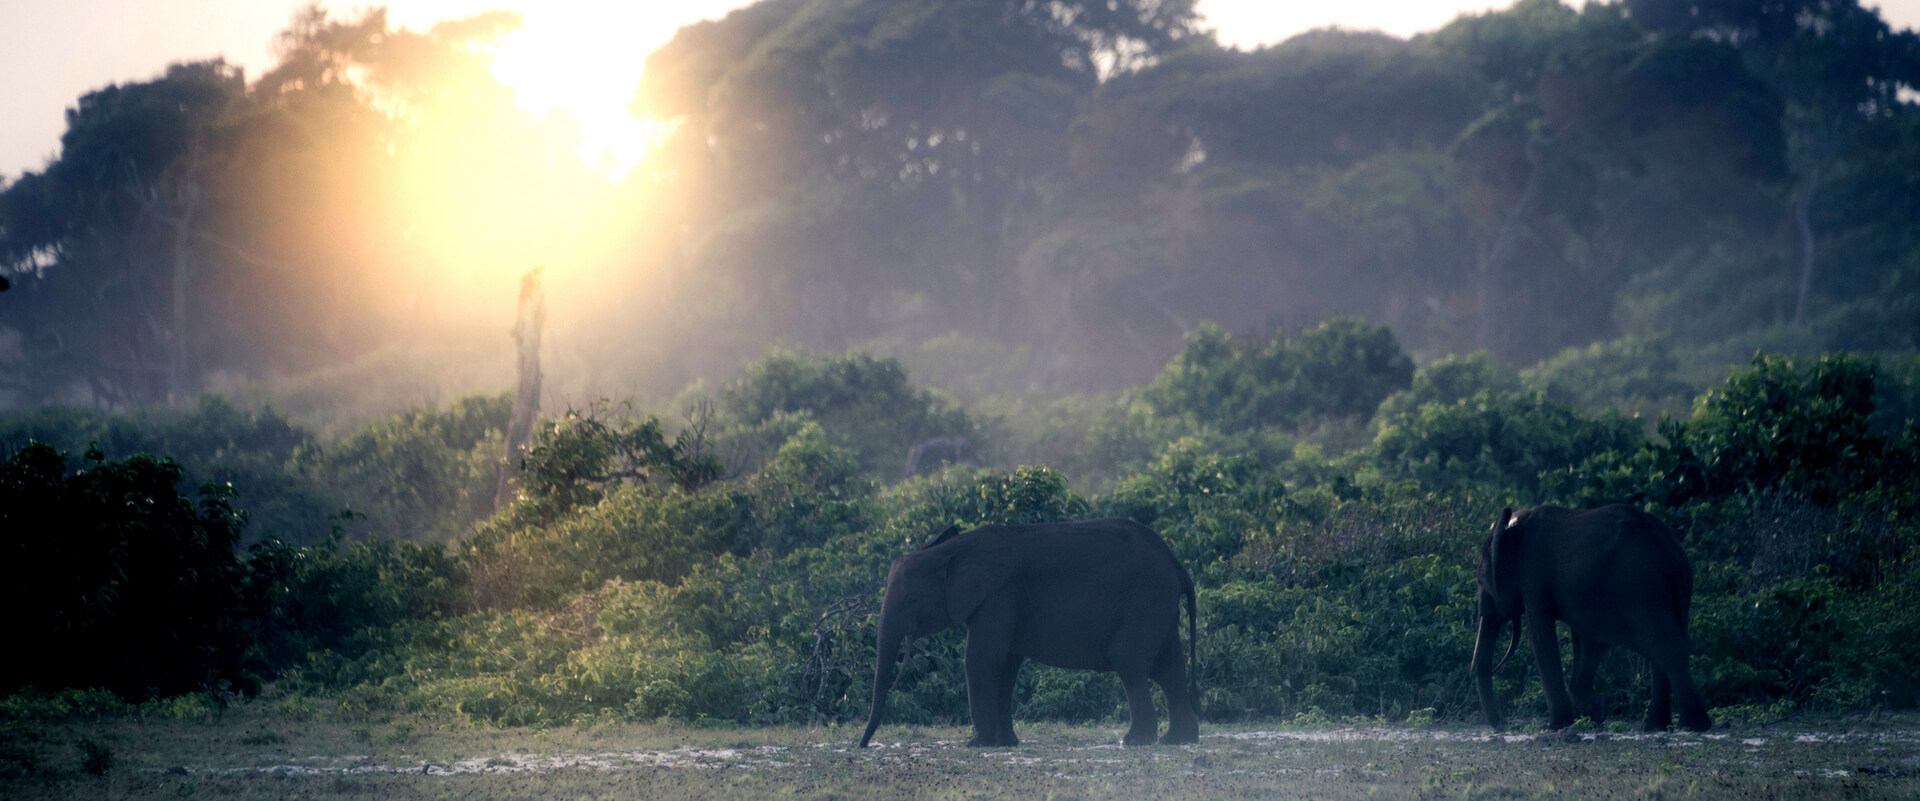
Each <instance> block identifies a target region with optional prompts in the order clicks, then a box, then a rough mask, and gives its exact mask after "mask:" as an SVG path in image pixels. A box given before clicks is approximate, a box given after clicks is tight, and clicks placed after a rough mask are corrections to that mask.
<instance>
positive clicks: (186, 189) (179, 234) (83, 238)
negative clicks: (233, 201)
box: [0, 60, 244, 405]
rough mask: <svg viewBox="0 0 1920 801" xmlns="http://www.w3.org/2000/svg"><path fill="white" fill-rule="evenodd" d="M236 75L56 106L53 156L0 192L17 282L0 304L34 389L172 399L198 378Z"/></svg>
mask: <svg viewBox="0 0 1920 801" xmlns="http://www.w3.org/2000/svg"><path fill="white" fill-rule="evenodd" d="M243 96H244V83H243V81H242V78H241V75H240V72H239V70H238V69H236V68H233V67H229V66H227V65H226V64H225V63H224V62H221V61H217V60H216V61H208V62H198V63H192V64H176V65H174V66H172V67H169V68H168V69H167V72H166V74H165V75H163V76H162V77H160V78H157V79H155V80H152V81H148V82H144V83H134V84H126V85H112V86H108V87H106V88H104V89H100V90H97V91H94V92H90V93H88V94H87V95H85V96H83V97H81V98H80V102H79V105H78V106H77V107H75V108H73V109H70V110H69V111H68V112H67V132H66V133H65V134H64V135H63V136H62V137H61V156H60V158H59V159H58V160H57V161H55V162H53V163H52V164H50V165H48V166H47V167H46V168H45V169H44V170H42V171H41V172H38V173H29V174H27V175H26V176H23V177H22V178H21V179H20V180H19V181H16V182H14V183H13V184H11V185H10V186H8V187H7V189H6V192H5V196H4V198H0V213H4V215H5V216H4V217H3V218H0V272H4V273H8V274H11V275H12V276H13V277H14V278H15V279H16V280H20V281H21V282H22V284H23V285H22V287H21V289H22V291H21V292H20V293H19V294H18V295H15V296H13V297H9V298H8V301H10V303H9V305H10V306H12V307H13V308H14V309H17V310H18V311H17V312H16V313H15V314H9V315H8V317H9V318H10V320H9V322H10V323H12V327H15V328H16V329H17V330H20V332H21V334H22V337H23V340H24V344H23V348H24V349H26V350H28V351H30V352H33V353H35V354H36V355H38V356H40V358H35V359H33V360H31V361H30V362H29V367H28V370H29V374H30V375H31V378H30V379H29V381H30V382H31V383H32V384H35V385H38V386H40V387H41V388H43V391H50V392H61V391H66V390H70V389H71V388H73V385H74V384H76V383H77V384H80V385H81V386H82V387H83V389H82V391H83V392H84V393H85V396H87V397H90V398H91V399H93V400H95V401H97V402H102V403H106V404H109V405H114V404H124V403H128V402H138V401H155V400H171V401H183V400H185V399H186V398H187V397H188V396H189V395H190V394H192V392H193V391H194V390H195V389H197V380H196V376H195V373H196V372H197V370H198V368H199V365H197V364H195V363H194V360H193V355H194V352H195V351H196V350H197V348H196V345H198V344H200V342H202V341H204V340H205V339H206V338H207V337H208V336H210V335H217V333H218V332H217V331H211V330H195V329H194V328H193V327H192V323H193V322H194V321H197V320H200V319H204V318H205V316H206V315H204V314H203V313H200V309H201V306H200V304H199V300H200V296H201V294H202V291H203V287H202V286H200V284H201V282H202V281H203V280H204V279H205V276H206V273H207V272H208V268H207V265H206V262H207V260H208V255H209V252H210V251H213V250H215V249H219V248H231V245H230V243H228V242H227V241H226V240H224V239H223V238H222V237H221V236H220V235H219V233H217V231H218V228H217V224H214V223H210V222H209V220H210V218H214V217H216V216H217V215H218V213H219V207H220V206H222V205H224V204H225V203H227V202H230V199H229V198H228V197H227V195H226V191H225V185H224V183H223V181H222V177H221V175H220V170H221V165H220V164H219V162H220V161H221V159H222V158H223V155H224V152H225V149H226V148H225V145H226V143H227V141H228V140H230V138H231V137H232V136H233V134H234V131H235V127H236V125H237V119H236V118H237V115H238V113H239V112H238V107H239V106H240V105H241V102H242V98H243Z"/></svg>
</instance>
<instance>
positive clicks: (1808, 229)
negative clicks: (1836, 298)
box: [1793, 167, 1820, 328]
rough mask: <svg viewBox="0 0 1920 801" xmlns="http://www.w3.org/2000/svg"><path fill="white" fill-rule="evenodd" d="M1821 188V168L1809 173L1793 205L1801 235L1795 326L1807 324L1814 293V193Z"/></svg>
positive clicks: (1795, 221)
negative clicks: (1808, 302)
mask: <svg viewBox="0 0 1920 801" xmlns="http://www.w3.org/2000/svg"><path fill="white" fill-rule="evenodd" d="M1819 186H1820V168H1819V167H1815V168H1813V170H1811V171H1809V172H1808V173H1807V182H1806V183H1805V184H1802V185H1801V187H1800V197H1799V198H1798V199H1797V200H1796V201H1795V202H1794V204H1793V225H1794V229H1795V230H1796V231H1797V232H1798V233H1799V235H1800V293H1799V295H1798V296H1797V297H1795V298H1794V301H1793V325H1794V327H1796V328H1799V327H1803V326H1805V325H1806V323H1807V295H1809V294H1811V293H1812V292H1813V255H1814V248H1813V245H1814V243H1813V193H1814V190H1815V189H1816V188H1818V187H1819Z"/></svg>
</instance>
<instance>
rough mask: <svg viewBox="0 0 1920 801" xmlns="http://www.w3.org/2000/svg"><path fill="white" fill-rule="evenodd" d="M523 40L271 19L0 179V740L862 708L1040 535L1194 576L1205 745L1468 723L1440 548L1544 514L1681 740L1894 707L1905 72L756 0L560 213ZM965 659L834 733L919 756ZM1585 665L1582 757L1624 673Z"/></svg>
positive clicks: (335, 20) (1752, 43) (934, 670)
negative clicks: (1590, 721) (244, 61)
mask: <svg viewBox="0 0 1920 801" xmlns="http://www.w3.org/2000/svg"><path fill="white" fill-rule="evenodd" d="M517 24H518V19H517V18H516V17H515V16H514V15H512V14H507V13H492V14H486V15H481V16H477V17H472V18H468V19H463V20H456V21H449V22H444V23H441V24H438V25H435V26H433V27H432V28H430V29H427V30H424V31H419V30H409V29H404V28H394V27H391V26H389V24H388V22H387V20H386V17H385V14H384V12H383V11H382V10H380V9H377V8H376V9H372V10H368V11H365V12H359V13H356V14H352V15H346V16H336V15H332V14H329V13H327V12H324V11H322V10H320V9H319V7H318V6H315V7H310V8H309V9H308V10H307V11H305V12H303V13H302V14H301V15H300V16H299V17H297V18H296V19H295V20H294V21H293V23H292V25H291V26H290V27H289V28H288V29H287V30H286V31H284V32H283V33H281V34H280V36H279V39H278V40H277V44H278V48H279V49H278V53H279V54H280V55H279V58H280V61H279V64H278V66H276V67H275V68H274V69H272V70H271V71H269V72H267V73H265V74H263V75H259V76H253V77H249V76H246V75H244V74H243V73H242V72H241V71H240V70H239V69H238V68H235V67H233V66H230V65H228V64H226V63H224V62H221V61H218V60H215V61H204V62H191V63H178V64H173V65H168V66H166V67H165V68H164V71H162V72H159V73H158V74H157V75H156V76H155V77H154V78H152V79H151V80H148V81H144V82H134V83H126V84H119V85H113V86H107V87H104V88H101V89H98V90H96V91H93V92H90V93H88V94H86V95H84V96H82V97H80V98H78V99H77V101H76V103H75V105H74V106H73V107H72V108H71V109H70V110H69V111H68V112H67V131H66V133H65V135H64V136H63V137H62V140H61V148H60V151H59V155H58V156H57V157H56V158H54V159H52V160H50V161H49V162H48V163H47V164H46V165H45V166H44V167H43V168H42V169H39V170H37V171H29V172H26V173H24V174H21V175H18V176H5V177H0V276H4V278H5V279H6V283H7V289H6V290H5V291H0V365H4V369H0V549H4V555H0V593H4V595H5V597H6V603H7V606H8V608H9V609H11V610H13V616H12V619H14V620H15V621H16V624H17V628H15V629H14V630H13V631H11V632H10V634H9V637H8V639H9V641H10V643H11V647H10V648H9V649H8V650H10V651H12V652H13V653H15V654H16V655H27V656H26V657H25V658H15V659H9V660H3V661H0V694H4V695H0V727H8V728H7V730H8V731H14V730H16V727H23V726H29V725H31V724H32V722H34V721H44V720H56V719H63V718H68V717H74V716H83V717H84V716H101V715H139V714H148V713H151V712H152V711H153V710H167V709H171V710H179V709H199V710H207V709H216V708H224V707H225V706H227V705H229V704H232V703H238V702H240V701H242V700H245V699H253V700H254V701H258V702H264V703H268V704H272V705H275V706H276V708H279V709H282V710H284V711H285V712H286V713H287V714H289V715H313V714H319V713H320V711H321V710H328V709H336V710H338V709H356V708H357V709H366V708H387V709H405V710H416V711H417V710H429V711H434V712H437V713H445V714H450V715H455V716H459V717H461V718H464V719H465V720H468V721H471V722H473V723H483V724H492V725H498V726H538V727H547V726H560V725H567V724H580V723H583V722H584V723H589V724H590V723H593V722H595V721H615V720H617V721H653V720H669V721H680V722H688V723H696V724H697V723H702V722H710V723H715V724H729V725H772V724H812V725H839V724H845V723H848V722H858V721H860V720H863V719H864V716H865V714H866V710H867V705H868V700H869V691H870V688H869V682H870V681H871V679H872V676H873V670H874V639H875V630H874V627H875V619H876V616H877V615H878V613H879V605H880V598H881V593H882V590H883V588H884V587H883V585H884V583H885V578H886V574H887V569H888V566H889V565H890V564H891V563H892V562H893V560H894V559H895V558H897V557H899V556H900V555H901V554H903V553H905V552H906V551H908V550H911V549H912V548H914V547H917V545H918V544H919V543H921V542H923V541H925V539H926V538H927V537H929V536H931V535H933V534H935V533H937V532H939V531H940V530H941V529H943V528H945V527H946V526H948V525H949V524H959V525H961V526H962V527H971V526H974V525H979V524H984V523H1030V522H1046V521H1059V520H1070V519H1080V518H1087V517H1117V518H1127V519H1131V520H1134V521H1138V522H1140V523H1144V524H1147V525H1149V526H1151V527H1152V528H1154V529H1155V530H1157V531H1158V532H1160V534H1161V535H1162V536H1164V537H1165V538H1166V540H1167V541H1168V543H1169V544H1170V545H1171V547H1172V549H1173V551H1174V553H1175V555H1176V556H1177V557H1178V558H1179V560H1180V561H1181V562H1182V563H1183V564H1185V565H1186V566H1187V568H1188V569H1189V570H1190V571H1191V572H1192V574H1193V576H1194V579H1195V581H1196V583H1197V585H1198V596H1199V609H1200V614H1199V636H1198V652H1199V655H1198V663H1199V674H1200V675H1199V685H1200V688H1201V695H1200V713H1201V716H1202V720H1203V725H1205V723H1207V722H1227V721H1246V720H1279V721H1296V722H1306V723H1313V722H1330V721H1332V722H1337V721H1347V720H1373V721H1385V722H1396V723H1406V722H1409V721H1415V722H1424V723H1431V722H1433V721H1435V720H1441V721H1453V722H1456V723H1461V724H1470V723H1476V722H1478V721H1479V707H1478V706H1477V701H1476V699H1475V695H1474V691H1473V688H1472V678H1471V676H1470V675H1469V673H1468V669H1467V668H1468V662H1469V656H1470V653H1471V651H1472V649H1473V643H1474V622H1475V601H1476V592H1477V591H1476V589H1475V572H1474V571H1475V565H1476V564H1477V561H1478V553H1479V547H1480V544H1481V541H1482V540H1483V539H1484V538H1485V537H1486V534H1487V532H1488V530H1489V527H1490V526H1491V525H1492V524H1493V523H1494V521H1495V520H1496V518H1497V517H1498V516H1499V514H1500V511H1501V509H1502V508H1504V507H1524V506H1535V505H1539V504H1548V503H1552V504H1561V505H1566V506H1573V507H1593V506H1598V505H1603V504H1609V503H1630V504H1634V505H1637V506H1639V507H1641V508H1643V509H1645V510H1647V511H1649V512H1651V513H1652V514H1653V515H1655V516H1656V517H1658V518H1660V519H1661V520H1663V521H1665V522H1666V523H1668V524H1669V525H1671V526H1672V527H1673V528H1674V530H1675V531H1677V532H1678V533H1679V534H1680V536H1681V539H1682V542H1683V544H1684V546H1685V548H1686V551H1687V553H1688V554H1689V556H1690V558H1691V559H1692V561H1693V566H1694V574H1695V583H1694V600H1693V610H1692V615H1693V620H1692V638H1693V656H1692V660H1693V662H1692V670H1693V673H1694V676H1695V678H1696V679H1697V680H1698V681H1699V683H1700V685H1701V689H1702V691H1703V692H1704V693H1705V695H1706V696H1707V699H1708V702H1709V703H1710V705H1711V706H1712V707H1713V713H1714V716H1715V718H1716V719H1720V720H1726V721H1734V722H1749V723H1752V722H1767V721H1776V720H1780V719H1782V718H1785V717H1788V716H1790V715H1794V714H1800V713H1861V712H1870V711H1881V710H1910V709H1913V708H1914V707H1916V706H1917V705H1920V675H1916V674H1915V672H1914V670H1913V667H1912V666H1913V665H1915V664H1920V641H1916V640H1915V639H1914V638H1913V637H1912V636H1911V632H1913V631H1914V630H1916V629H1920V520H1917V519H1916V514H1920V425H1916V420H1920V350H1916V347H1920V226H1916V225H1915V224H1914V221H1915V220H1920V106H1916V100H1917V99H1920V96H1916V95H1915V91H1916V88H1920V36H1917V35H1916V34H1915V33H1914V32H1913V31H1910V30H1898V31H1896V30H1893V29H1891V28H1890V27H1889V26H1888V25H1887V24H1886V23H1885V22H1884V21H1883V20H1882V19H1881V18H1880V17H1879V15H1878V13H1877V12H1876V11H1875V10H1874V9H1872V8H1870V7H1863V6H1862V5H1860V4H1859V3H1858V2H1857V0H1783V2H1769V3H1744V2H1714V1H1712V0H1696V1H1695V2H1688V1H1687V0H1623V2H1618V3H1607V4H1602V3H1589V4H1587V5H1585V6H1582V7H1573V6H1570V5H1566V4H1563V3H1560V2H1558V1H1557V0H1521V1H1520V2H1518V3H1515V4H1514V5H1512V6H1511V7H1510V8H1507V9H1505V10H1500V11H1490V12H1486V13H1481V14H1473V15H1464V16H1461V17H1459V18H1457V19H1455V20H1454V21H1453V22H1451V23H1449V24H1447V25H1445V26H1444V27H1441V28H1439V29H1438V30H1435V31H1432V32H1429V33H1424V34H1420V35H1418V36H1414V37H1412V38H1409V39H1401V38H1397V37H1393V36H1389V35H1385V34H1379V33H1369V32H1358V31H1348V30H1341V29H1323V30H1316V31H1312V32H1308V33H1304V34H1301V35H1298V36H1295V37H1293V38H1291V39H1288V40H1286V41H1284V42H1280V43H1278V44H1274V45H1271V46H1267V47H1264V48H1260V49H1256V50H1237V49H1229V48H1225V47H1222V46H1221V45H1220V44H1218V43H1217V42H1216V41H1215V40H1214V38H1213V37H1212V35H1210V34H1209V33H1207V32H1205V31H1204V30H1202V29H1201V28H1200V27H1199V24H1198V20H1197V17H1196V15H1195V14H1194V12H1193V8H1192V3H1191V2H1189V1H1188V0H1121V1H1120V2H1091V1H1090V0H1061V1H1060V2H1053V3H1047V4H1041V3H1033V2H1012V1H1007V0H909V1H908V2H900V1H899V0H761V2H758V3H755V4H754V5H751V6H749V7H746V8H744V9H741V10H739V11H736V12H734V13H731V14H729V15H728V16H726V17H725V18H723V19H720V20H715V21H709V22H702V23H699V24H695V25H691V26H688V27H686V28H683V29H682V30H680V31H679V32H678V33H677V34H676V35H675V36H674V37H673V39H672V40H671V42H670V43H668V44H667V45H666V46H664V47H662V48H661V49H659V50H657V51H656V52H654V53H652V54H651V55H650V56H649V57H648V60H647V68H646V72H645V75H644V77H643V78H642V80H641V82H640V85H639V86H637V87H636V90H635V94H634V98H633V101H632V106H631V110H632V111H633V113H634V114H635V115H636V116H638V117H641V118H644V119H649V120H655V121H659V123H660V124H659V126H658V127H657V131H658V137H659V138H658V141H656V142H653V143H652V144H651V147H650V150H649V156H648V157H647V158H646V159H645V160H644V161H643V162H641V163H640V165H639V166H638V167H636V168H635V169H633V170H632V171H630V172H628V173H626V174H625V175H622V176H618V177H617V178H614V179H609V177H608V176H607V175H606V174H604V173H601V172H598V171H596V170H595V169H594V167H593V166H591V165H588V164H585V163H582V162H581V161H580V160H579V159H578V158H576V157H575V155H574V152H573V150H572V146H573V144H574V143H575V142H577V140H578V138H579V130H578V128H577V126H574V124H573V123H572V122H571V121H570V120H568V119H566V118H564V117H554V116H549V117H544V118H538V119H536V118H534V117H532V116H531V115H529V114H528V113H527V112H525V111H523V110H521V109H519V108H518V107H516V106H515V105H514V104H513V101H512V97H511V94H510V92H508V91H507V90H506V88H505V87H503V86H502V85H501V84H500V83H499V82H498V81H497V80H495V79H494V78H493V77H492V74H491V72H490V71H489V64H490V62H489V59H490V53H491V52H492V51H491V49H490V48H491V43H495V42H497V41H498V40H499V39H500V37H502V36H505V35H507V34H508V33H510V32H511V31H512V30H513V29H514V27H515V26H516V25H517ZM536 266H544V270H543V271H542V272H541V273H540V275H541V277H542V280H544V281H545V282H546V283H545V292H546V303H547V306H546V313H545V326H546V330H545V332H544V334H545V338H544V344H543V345H542V347H541V351H540V353H539V360H540V369H542V370H543V371H544V372H545V375H546V384H545V390H544V392H543V393H542V394H541V395H540V398H539V400H540V406H541V408H540V417H539V419H538V422H537V424H536V425H535V426H534V430H533V433H532V435H531V439H530V441H529V443H528V447H526V448H525V449H524V450H523V451H520V452H515V453H512V454H511V455H509V449H508V438H509V433H508V432H509V429H510V427H511V426H510V418H511V416H512V415H513V413H514V406H515V397H514V393H513V392H512V388H513V386H514V382H515V380H516V375H517V374H516V364H515V349H514V344H513V340H512V338H511V337H510V336H509V335H508V330H509V329H510V328H511V327H513V326H514V324H515V323H514V320H515V315H516V297H517V295H516V288H517V287H518V286H520V284H521V281H522V278H523V276H524V275H526V274H527V273H528V271H529V270H531V269H533V268H535V267H536ZM503 468H504V469H505V471H506V474H508V475H509V476H510V477H511V478H512V479H513V481H514V483H515V486H516V487H517V489H515V490H514V491H513V492H512V493H511V494H510V496H509V497H504V498H502V497H500V496H499V495H498V493H497V487H498V486H499V485H500V481H501V476H502V474H503ZM503 500H504V501H505V502H504V503H502V502H501V501H503ZM961 647H962V635H961V633H960V632H959V631H949V632H947V633H946V634H944V635H941V636H939V637H936V638H933V639H932V641H931V642H929V643H928V644H926V645H925V646H924V647H922V648H918V649H916V650H915V651H914V652H913V653H911V654H909V661H908V665H907V667H906V668H905V669H904V671H903V673H902V677H901V679H900V681H899V683H898V685H897V686H896V689H895V691H894V692H893V696H892V697H893V700H892V712H891V715H892V717H893V719H895V720H899V721H902V722H917V723H928V724H934V723H941V724H954V723H962V722H964V721H965V720H966V718H967V705H966V700H965V699H966V692H965V684H964V681H963V676H962V671H961V664H962V657H961ZM1518 663H1527V664H1525V665H1524V666H1509V667H1508V668H1506V669H1505V670H1503V671H1502V672H1501V673H1500V674H1499V675H1498V677H1497V684H1498V688H1499V691H1500V693H1501V695H1502V696H1503V697H1505V698H1507V699H1510V700H1509V702H1508V703H1509V704H1510V705H1511V708H1512V710H1513V713H1514V715H1515V716H1516V717H1518V718H1519V720H1520V722H1521V723H1522V724H1523V725H1537V722H1538V721H1539V720H1541V719H1543V716H1544V711H1545V701H1544V699H1543V696H1542V693H1541V690H1540V687H1539V683H1538V679H1537V678H1536V677H1535V674H1534V668H1533V666H1532V665H1531V664H1530V660H1525V659H1520V660H1516V664H1518ZM1599 682H1600V684H1599V686H1600V689H1601V692H1602V695H1603V699H1604V703H1605V704H1606V706H1607V707H1608V709H1609V712H1610V715H1611V717H1612V718H1613V719H1615V720H1631V719H1633V718H1635V717H1637V716H1638V714H1639V709H1640V705H1641V704H1643V703H1645V699H1646V697H1647V689H1648V679H1647V676H1646V670H1645V665H1644V662H1643V661H1642V660H1640V659H1639V658H1637V657H1635V656H1632V655H1631V654H1628V653H1624V652H1617V653H1615V654H1613V655H1611V656H1609V657H1608V659H1607V660H1606V661H1605V662H1604V663H1603V666H1602V669H1601V675H1600V679H1599ZM1016 707H1017V715H1018V717H1019V718H1020V719H1021V720H1039V721H1112V720H1120V719H1124V716H1125V704H1124V702H1123V698H1122V695H1121V692H1120V690H1119V684H1118V682H1117V680H1116V679H1115V678H1114V677H1113V675H1112V674H1109V673H1094V672H1082V671H1067V670H1058V669H1050V668H1028V669H1027V670H1026V671H1024V672H1023V673H1022V674H1021V677H1020V680H1019V685H1018V689H1017V691H1016ZM1530 720H1531V721H1534V724H1528V721H1530ZM20 742H24V740H16V739H12V738H8V743H9V744H6V745H0V773H13V772H20V771H30V770H32V768H33V765H32V761H33V759H34V758H35V757H34V756H33V754H34V752H33V751H32V750H31V748H29V747H28V746H24V745H19V743H20Z"/></svg>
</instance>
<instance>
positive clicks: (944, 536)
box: [920, 524, 960, 551]
mask: <svg viewBox="0 0 1920 801" xmlns="http://www.w3.org/2000/svg"><path fill="white" fill-rule="evenodd" d="M959 533H960V526H959V525H958V524H955V525H950V526H947V530H946V531H942V532H940V533H939V534H936V535H934V537H933V539H930V540H927V544H925V545H922V546H920V550H923V551H924V550H926V549H928V548H932V547H933V546H935V545H939V544H940V543H943V542H946V541H947V540H950V539H953V538H954V535H956V534H959Z"/></svg>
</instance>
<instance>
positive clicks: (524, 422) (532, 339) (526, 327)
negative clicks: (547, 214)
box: [493, 267, 547, 510]
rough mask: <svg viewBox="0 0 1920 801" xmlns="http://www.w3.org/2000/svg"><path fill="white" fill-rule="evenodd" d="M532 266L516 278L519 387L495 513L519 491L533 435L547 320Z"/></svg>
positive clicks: (537, 276)
mask: <svg viewBox="0 0 1920 801" xmlns="http://www.w3.org/2000/svg"><path fill="white" fill-rule="evenodd" d="M543 269H545V268H543V267H535V268H533V269H532V270H528V271H527V274H526V275H523V276H521V277H520V311H519V314H518V315H517V316H516V318H515V320H514V324H513V342H514V345H515V346H516V348H517V349H518V351H519V363H520V385H519V389H518V391H517V392H516V393H515V395H514V397H513V416H512V417H511V418H510V419H509V420H508V421H507V447H506V454H505V457H504V458H503V459H502V460H501V462H500V482H499V484H498V485H497V486H496V488H495V489H494V493H493V508H494V509H495V510H499V509H502V508H505V507H506V505H507V504H508V503H509V502H510V501H512V500H513V496H514V494H515V493H516V492H518V490H519V481H518V480H517V478H516V476H517V474H518V472H519V468H520V457H521V456H522V455H524V453H525V452H526V448H527V440H528V439H530V438H531V437H532V435H533V418H534V415H535V414H537V413H538V412H539V411H540V329H541V327H542V326H543V325H545V323H546V320H547V301H546V294H545V293H544V292H542V291H541V289H540V271H541V270H543Z"/></svg>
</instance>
